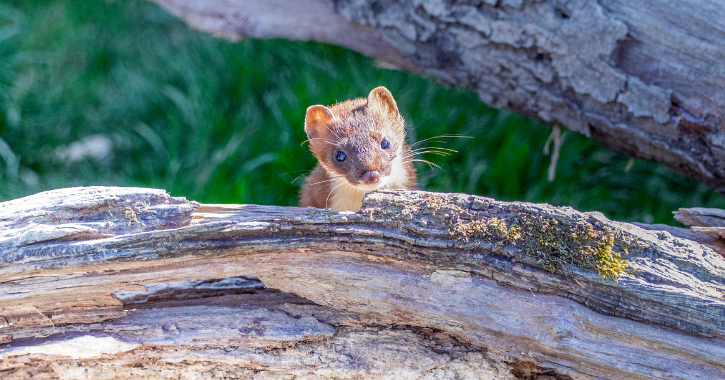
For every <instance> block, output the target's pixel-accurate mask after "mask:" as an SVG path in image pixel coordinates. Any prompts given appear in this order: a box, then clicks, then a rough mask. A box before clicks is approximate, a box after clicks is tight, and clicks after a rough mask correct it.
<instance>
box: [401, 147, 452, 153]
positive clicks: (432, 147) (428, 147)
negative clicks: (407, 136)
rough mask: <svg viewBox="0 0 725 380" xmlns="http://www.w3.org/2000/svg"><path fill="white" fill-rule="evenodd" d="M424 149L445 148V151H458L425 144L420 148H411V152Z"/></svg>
mask: <svg viewBox="0 0 725 380" xmlns="http://www.w3.org/2000/svg"><path fill="white" fill-rule="evenodd" d="M425 149H438V150H445V151H447V152H453V153H458V151H457V150H455V149H449V148H442V147H439V146H425V147H422V148H418V149H413V150H411V152H417V151H419V150H425Z"/></svg>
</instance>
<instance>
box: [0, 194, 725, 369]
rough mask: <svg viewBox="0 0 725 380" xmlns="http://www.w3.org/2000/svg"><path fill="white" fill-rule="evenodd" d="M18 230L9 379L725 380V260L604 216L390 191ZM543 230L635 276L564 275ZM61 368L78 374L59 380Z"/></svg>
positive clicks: (102, 204)
mask: <svg viewBox="0 0 725 380" xmlns="http://www.w3.org/2000/svg"><path fill="white" fill-rule="evenodd" d="M0 223H2V229H1V230H0V244H1V245H0V268H1V269H0V322H2V323H1V324H0V342H5V345H4V346H0V355H4V357H5V359H3V364H2V366H0V371H5V372H0V373H6V374H13V375H14V376H16V378H23V376H26V375H27V373H29V372H28V371H31V369H29V368H34V369H32V370H37V371H40V370H42V369H43V368H45V369H46V370H47V371H51V370H52V371H55V372H53V373H54V374H55V375H57V376H59V377H66V378H72V377H73V376H72V374H73V373H75V372H73V371H77V366H76V365H75V364H72V363H75V362H74V361H73V360H76V361H77V360H81V361H82V362H83V363H86V364H84V365H87V367H86V368H87V369H88V371H91V372H89V373H92V372H93V371H101V372H102V371H105V370H108V369H109V368H115V367H114V365H116V364H119V363H125V364H128V365H127V366H126V367H122V368H123V369H119V370H118V371H120V372H118V376H119V377H133V376H138V373H142V372H143V371H141V370H140V369H138V368H141V367H143V368H148V369H149V372H144V373H147V374H149V375H151V374H153V376H156V377H157V378H164V376H166V375H164V374H168V373H176V374H178V373H179V371H182V370H184V371H185V370H186V369H187V368H188V369H189V371H191V372H190V373H192V372H193V373H199V374H203V373H206V372H205V371H211V368H217V369H218V370H219V371H220V372H219V373H220V374H221V373H224V374H227V375H229V376H239V377H244V376H253V375H254V373H258V372H255V371H259V370H260V369H263V370H264V371H266V372H265V376H268V377H275V376H280V375H281V374H296V375H298V376H303V375H305V376H316V377H318V378H334V377H336V376H340V375H341V374H344V373H350V374H357V375H359V376H362V377H366V378H386V376H388V375H387V372H386V371H387V370H390V371H393V372H390V373H396V374H398V377H396V376H393V375H390V376H388V377H387V378H424V377H426V376H428V378H455V376H458V377H459V378H465V376H470V378H486V377H490V378H505V377H506V376H509V377H511V376H513V377H512V378H514V377H516V376H518V377H520V378H521V376H524V375H525V373H526V371H529V372H531V371H534V372H536V371H538V372H537V373H551V374H554V375H555V376H560V378H562V379H563V378H566V377H561V376H574V377H576V376H578V375H581V376H585V377H586V376H591V377H595V378H670V379H711V378H716V377H717V376H718V375H719V374H722V373H723V372H724V371H725V364H723V363H725V344H724V343H725V340H724V339H723V338H724V337H725V299H723V295H724V294H725V259H724V258H723V257H722V256H720V255H718V254H716V253H715V252H713V251H712V250H710V249H709V248H707V247H704V246H702V245H700V244H698V243H695V242H693V241H690V240H686V239H681V238H676V237H674V236H672V235H671V234H670V233H668V232H665V231H656V230H654V231H650V230H644V229H642V228H639V227H637V226H634V225H630V224H625V223H619V222H614V221H610V220H608V219H606V218H605V217H604V216H602V215H601V214H599V213H580V212H578V211H576V210H573V209H571V208H566V207H565V208H558V207H552V206H549V205H542V204H529V203H517V202H513V203H511V202H498V201H495V200H493V199H489V198H483V197H478V196H470V195H465V194H437V193H427V192H402V191H399V192H398V191H395V192H377V193H372V194H370V195H368V196H367V197H366V199H365V201H364V205H363V209H362V210H361V211H360V212H358V213H354V214H353V213H336V212H334V211H331V210H318V209H301V208H294V207H276V206H257V205H199V204H197V203H195V202H189V201H186V200H185V199H183V198H174V197H170V196H168V194H166V193H165V192H164V191H163V190H151V189H140V188H76V189H62V190H57V191H52V192H47V193H42V194H38V195H35V196H31V197H27V198H23V199H19V200H14V201H10V202H4V203H0ZM541 226H545V227H546V228H547V229H548V230H547V231H549V232H551V234H552V235H551V236H556V237H559V238H562V239H566V237H567V236H570V235H572V234H576V233H581V232H582V231H589V232H587V233H588V234H589V235H587V236H590V237H591V238H592V239H594V240H593V242H586V243H585V244H584V245H580V246H573V245H566V244H563V243H562V244H560V245H556V246H555V247H556V249H559V248H561V249H563V250H565V251H566V250H573V249H574V248H576V247H579V248H581V249H582V250H586V249H588V247H600V246H602V245H601V244H602V242H604V243H607V242H609V243H608V244H610V245H609V246H608V247H609V248H610V249H611V251H612V252H614V253H616V254H618V255H621V256H622V257H623V258H624V259H626V260H628V261H629V264H628V269H627V271H625V273H623V274H622V275H621V276H620V277H619V278H618V280H616V281H615V280H613V279H611V278H606V277H603V276H602V275H601V274H600V273H598V272H597V270H596V269H592V268H590V267H587V266H586V265H583V264H581V263H579V262H576V261H575V260H574V259H573V258H574V257H576V256H577V255H578V254H579V253H580V252H579V253H578V252H573V251H571V252H570V251H566V252H564V253H565V254H566V255H568V256H565V257H568V258H571V260H572V261H571V262H567V263H564V264H562V265H559V266H556V265H553V266H552V263H551V262H550V261H547V260H546V255H544V254H545V253H547V252H551V250H552V248H551V247H547V246H546V245H545V244H546V242H547V240H542V239H541V238H540V237H537V236H538V235H536V234H537V233H539V232H541ZM567 234H568V235H567ZM547 236H548V235H547ZM609 237H611V239H610V240H608V238H609ZM596 239H599V240H596ZM567 244H568V243H567ZM605 245H606V244H605ZM596 252H598V251H596ZM596 252H595V253H596ZM572 263H573V264H572ZM239 276H256V277H258V278H259V279H260V280H261V281H262V282H263V284H264V285H263V286H262V285H260V284H256V285H255V283H254V281H253V280H254V278H251V277H239ZM223 278H227V280H220V281H216V280H200V279H223ZM161 283H163V284H161ZM265 287H266V288H265ZM179 289H182V290H183V291H182V290H179ZM273 289H276V290H273ZM98 339H101V340H98ZM88 346H94V347H96V346H97V347H100V348H99V349H98V350H96V351H93V350H91V351H90V352H89V351H87V350H85V351H84V348H85V347H88ZM69 347H76V348H74V349H72V350H71V348H69ZM241 347H245V348H241ZM235 350H236V351H235ZM280 350H281V351H280ZM341 352H345V354H342V353H341ZM373 352H378V353H380V354H379V355H377V354H374V353H373ZM59 353H60V355H63V354H64V353H66V354H68V355H66V356H67V357H71V358H72V360H70V359H69V360H65V359H63V360H60V361H59V362H58V363H60V364H57V365H55V364H54V366H52V368H50V367H48V368H50V369H48V368H46V367H47V366H48V365H49V364H48V363H49V360H51V358H52V360H51V361H57V360H59V359H58V357H57V356H56V355H59ZM100 353H105V355H101V354H100ZM99 355H100V356H99ZM61 359H62V358H61ZM64 360H65V361H64ZM180 361H182V362H184V363H187V364H185V365H184V366H181V367H179V365H178V364H174V363H179V362H180ZM31 362H32V363H34V364H28V363H31ZM294 363H303V365H301V366H295V365H294ZM522 363H523V364H522ZM44 365H45V366H46V367H43V366H44ZM134 365H136V366H134ZM29 366H30V367H29ZM41 367H42V368H41ZM119 368H121V367H119ZM134 368H136V369H134ZM386 368H387V369H386ZM64 371H65V372H64ZM124 371H125V372H124ZM134 371H136V372H134ZM174 371H177V372H174ZM195 371H196V372H195ZM235 371H236V372H235ZM348 371H353V372H348ZM354 371H357V372H354ZM396 371H397V372H396ZM436 371H439V372H436ZM440 371H442V372H440ZM446 371H448V372H446ZM476 371H478V372H476ZM546 371H554V372H546ZM556 371H558V372H556ZM31 372H32V371H31ZM101 372H98V373H101ZM436 373H437V374H438V375H435V374H436ZM522 373H523V374H524V375H522ZM564 373H566V375H562V374H564ZM61 374H65V375H62V376H61ZM454 374H457V375H455V376H454ZM434 375H435V376H434ZM464 375H465V376H464ZM436 376H438V377H436Z"/></svg>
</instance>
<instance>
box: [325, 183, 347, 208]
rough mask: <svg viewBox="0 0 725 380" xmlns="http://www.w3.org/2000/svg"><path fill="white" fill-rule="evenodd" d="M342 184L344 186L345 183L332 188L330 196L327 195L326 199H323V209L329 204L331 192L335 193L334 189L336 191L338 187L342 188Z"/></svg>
mask: <svg viewBox="0 0 725 380" xmlns="http://www.w3.org/2000/svg"><path fill="white" fill-rule="evenodd" d="M344 184H345V182H341V183H340V184H339V185H337V186H335V187H333V188H332V190H330V194H327V199H325V208H327V204H328V203H329V202H330V195H332V192H333V191H335V189H337V188H338V187H340V186H342V185H344Z"/></svg>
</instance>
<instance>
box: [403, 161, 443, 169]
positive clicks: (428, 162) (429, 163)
mask: <svg viewBox="0 0 725 380" xmlns="http://www.w3.org/2000/svg"><path fill="white" fill-rule="evenodd" d="M415 161H417V162H424V163H426V164H428V166H430V167H431V169H432V168H433V167H434V166H435V167H436V168H438V169H440V168H441V167H440V166H438V165H436V164H434V163H433V162H430V161H428V160H420V159H413V160H405V161H403V162H415Z"/></svg>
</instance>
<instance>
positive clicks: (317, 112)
mask: <svg viewBox="0 0 725 380" xmlns="http://www.w3.org/2000/svg"><path fill="white" fill-rule="evenodd" d="M334 118H335V115H333V114H332V111H330V109H329V108H327V107H325V106H321V105H316V106H311V107H309V108H307V115H306V116H305V132H306V133H307V138H309V139H310V140H312V139H314V138H320V137H323V136H325V135H326V134H327V131H328V128H329V126H328V125H329V124H330V122H331V121H332V119H334Z"/></svg>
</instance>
